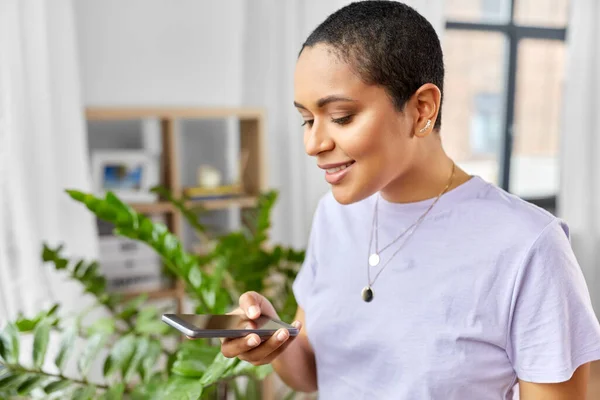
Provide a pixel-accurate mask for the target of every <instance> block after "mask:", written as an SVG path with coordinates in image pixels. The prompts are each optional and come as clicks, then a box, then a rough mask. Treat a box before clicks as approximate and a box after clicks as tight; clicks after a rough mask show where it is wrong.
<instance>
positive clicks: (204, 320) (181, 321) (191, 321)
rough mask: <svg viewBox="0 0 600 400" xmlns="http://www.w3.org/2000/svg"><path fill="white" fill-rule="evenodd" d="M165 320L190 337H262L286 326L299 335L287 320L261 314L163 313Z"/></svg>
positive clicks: (291, 333) (293, 334)
mask: <svg viewBox="0 0 600 400" xmlns="http://www.w3.org/2000/svg"><path fill="white" fill-rule="evenodd" d="M162 320H163V322H166V323H167V324H168V325H170V326H172V327H173V328H175V329H177V330H178V331H180V332H181V333H183V334H184V335H186V336H187V337H190V338H194V339H197V338H236V337H243V336H246V335H249V334H251V333H256V334H257V335H258V336H259V337H261V338H267V337H269V336H272V335H273V334H274V333H275V332H277V330H279V329H281V328H285V329H287V330H288V332H289V333H290V336H296V335H298V329H297V328H294V327H293V326H292V325H289V324H286V323H285V322H282V321H279V320H277V319H273V318H270V317H267V316H265V315H261V316H260V317H258V318H257V319H254V320H252V319H249V318H248V317H246V316H245V315H240V314H231V315H230V314H227V315H197V314H163V316H162Z"/></svg>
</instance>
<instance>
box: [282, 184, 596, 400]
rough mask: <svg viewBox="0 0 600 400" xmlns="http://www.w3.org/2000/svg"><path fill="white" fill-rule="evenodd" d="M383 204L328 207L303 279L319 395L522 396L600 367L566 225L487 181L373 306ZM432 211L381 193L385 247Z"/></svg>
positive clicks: (298, 290) (446, 208) (448, 214)
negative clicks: (370, 281) (522, 385)
mask: <svg viewBox="0 0 600 400" xmlns="http://www.w3.org/2000/svg"><path fill="white" fill-rule="evenodd" d="M377 196H379V195H378V194H375V195H373V196H371V197H369V198H367V199H365V200H363V201H360V202H358V203H355V204H351V205H346V206H344V205H340V204H339V203H337V202H336V201H335V199H334V198H333V196H332V195H331V194H327V195H326V196H325V197H324V198H323V199H322V200H321V201H320V203H319V206H318V208H317V211H316V213H315V217H314V221H313V227H312V232H311V237H310V242H309V248H308V251H307V255H306V260H305V263H304V265H303V267H302V269H301V271H300V273H299V274H298V277H297V278H296V281H295V283H294V292H295V295H296V298H297V301H298V303H299V304H300V306H301V307H302V308H303V309H304V311H305V313H306V329H307V333H308V337H309V340H310V343H311V344H312V346H313V349H314V351H315V355H316V365H317V376H318V385H319V396H320V398H321V399H326V400H329V399H344V400H350V399H369V400H373V399H415V400H417V399H418V400H421V399H436V400H437V399H440V400H453V399H457V400H465V399H477V400H486V399H490V400H491V399H494V400H499V399H503V400H504V399H512V398H513V395H515V396H518V394H516V392H518V386H515V385H516V383H517V379H518V378H519V379H522V380H525V381H530V382H540V383H548V382H561V381H565V380H568V379H569V378H570V377H571V376H572V374H573V372H574V370H575V369H576V368H577V367H578V366H580V365H581V364H583V363H586V362H589V361H592V360H597V359H600V325H599V324H598V320H597V318H596V317H595V315H594V312H593V311H592V307H591V303H590V299H589V292H588V289H587V286H586V283H585V281H584V278H583V275H582V273H581V269H580V267H579V265H578V264H577V261H576V259H575V257H574V255H573V252H572V250H571V247H570V243H569V238H568V230H567V227H566V225H565V224H564V223H563V222H562V221H560V220H559V219H556V218H555V217H553V216H552V215H551V214H549V213H547V212H545V211H544V210H542V209H540V208H537V207H535V206H533V205H530V204H529V203H526V202H524V201H522V200H520V199H519V198H517V197H515V196H513V195H510V194H508V193H506V192H504V191H503V190H501V189H499V188H497V187H496V186H494V185H491V184H489V183H487V182H485V181H484V180H483V179H481V178H479V177H473V178H472V179H470V180H469V181H468V182H466V183H465V184H463V185H461V186H459V187H458V188H456V189H454V190H452V191H450V192H448V193H447V194H445V195H444V196H442V198H441V199H440V201H439V202H438V203H437V204H436V205H435V207H434V208H433V209H432V210H431V212H430V213H429V215H428V217H427V218H426V219H425V220H424V221H423V223H422V224H421V226H420V227H419V229H418V230H417V231H416V232H415V233H414V235H413V236H412V237H411V238H410V240H409V241H408V242H407V243H406V244H405V245H404V246H403V248H402V249H401V251H400V252H399V253H398V254H397V255H396V257H394V258H393V259H392V260H391V262H390V263H389V264H388V265H387V267H385V269H384V270H383V272H382V273H381V275H380V276H379V278H378V280H377V281H376V282H375V284H374V285H373V290H374V293H375V297H374V299H373V301H372V302H371V303H365V302H364V301H363V300H362V298H361V290H362V289H363V287H364V286H366V284H367V268H373V267H368V262H367V258H368V247H369V238H370V233H371V226H372V217H373V209H374V204H375V200H376V197H377ZM431 202H432V200H427V201H423V202H417V203H410V204H394V203H389V202H387V201H386V200H384V199H383V198H382V197H379V205H378V208H379V227H380V229H379V243H380V247H382V246H384V245H387V244H388V243H389V242H391V241H392V240H393V239H394V238H396V237H397V236H398V235H399V234H400V233H401V232H402V231H404V230H405V229H406V228H407V227H409V226H410V225H411V224H413V222H414V221H415V220H416V219H418V218H419V216H420V215H421V214H422V213H423V212H424V211H425V210H426V209H427V208H428V207H429V205H430V204H431ZM401 243H402V240H400V241H399V242H397V244H396V245H393V246H391V247H390V248H389V249H387V250H385V251H384V252H383V253H382V254H381V262H380V264H379V267H380V266H382V265H384V264H385V263H386V262H387V261H388V259H389V257H390V256H391V255H392V254H393V253H394V252H395V251H396V250H397V249H398V246H400V245H401ZM379 267H374V268H373V271H374V273H372V274H371V276H373V275H374V274H376V273H377V272H378V268H379Z"/></svg>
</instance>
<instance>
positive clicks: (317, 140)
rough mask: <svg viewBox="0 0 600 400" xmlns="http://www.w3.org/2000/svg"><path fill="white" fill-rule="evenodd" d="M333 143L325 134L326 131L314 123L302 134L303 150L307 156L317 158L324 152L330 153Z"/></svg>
mask: <svg viewBox="0 0 600 400" xmlns="http://www.w3.org/2000/svg"><path fill="white" fill-rule="evenodd" d="M334 147H335V143H334V141H333V139H331V137H329V135H328V134H327V129H326V128H325V127H323V126H320V125H319V124H317V122H316V121H315V123H314V124H313V126H312V127H310V128H309V129H307V130H306V131H305V132H304V149H305V150H306V154H308V155H309V156H313V157H314V156H317V155H318V154H321V153H323V152H325V151H331V150H333V149H334Z"/></svg>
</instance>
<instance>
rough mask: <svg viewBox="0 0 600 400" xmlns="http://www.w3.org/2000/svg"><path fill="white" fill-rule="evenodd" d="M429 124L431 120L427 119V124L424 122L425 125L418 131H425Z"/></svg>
mask: <svg viewBox="0 0 600 400" xmlns="http://www.w3.org/2000/svg"><path fill="white" fill-rule="evenodd" d="M430 126H431V120H430V119H428V120H427V124H425V126H424V127H423V128H422V129H421V130H420V131H419V133H423V132H425V131H426V130H427V129H429V127H430Z"/></svg>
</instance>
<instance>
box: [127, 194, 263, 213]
mask: <svg viewBox="0 0 600 400" xmlns="http://www.w3.org/2000/svg"><path fill="white" fill-rule="evenodd" d="M257 202H258V198H257V197H256V196H243V197H235V198H231V199H214V200H190V201H187V202H186V203H185V205H186V206H187V207H194V206H198V207H202V208H204V209H205V210H225V209H228V208H231V207H242V208H250V207H255V206H256V204H257ZM129 205H130V206H131V207H132V208H133V209H134V210H135V211H137V212H139V213H142V214H159V213H172V212H174V211H175V206H173V204H171V203H168V202H158V203H130V204H129Z"/></svg>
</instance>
